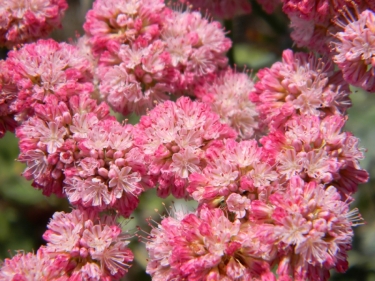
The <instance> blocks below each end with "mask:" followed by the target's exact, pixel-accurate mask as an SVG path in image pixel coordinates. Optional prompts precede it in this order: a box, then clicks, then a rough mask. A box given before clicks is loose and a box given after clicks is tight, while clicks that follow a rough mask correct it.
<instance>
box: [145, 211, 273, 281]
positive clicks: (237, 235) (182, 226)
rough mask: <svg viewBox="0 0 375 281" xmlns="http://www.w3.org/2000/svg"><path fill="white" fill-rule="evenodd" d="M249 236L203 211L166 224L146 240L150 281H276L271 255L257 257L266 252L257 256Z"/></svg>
mask: <svg viewBox="0 0 375 281" xmlns="http://www.w3.org/2000/svg"><path fill="white" fill-rule="evenodd" d="M249 230H250V229H249V228H247V227H245V226H241V223H240V221H239V220H237V219H236V220H234V221H230V220H229V219H228V218H227V217H226V216H225V214H224V212H223V211H222V210H220V209H212V210H210V209H208V208H207V207H206V206H202V207H201V208H200V210H199V211H198V212H196V213H191V214H188V215H185V216H184V217H183V218H180V219H174V218H170V217H168V218H165V219H163V221H162V222H161V224H160V225H159V226H158V227H157V228H153V230H152V231H151V233H150V236H149V237H148V240H149V241H148V242H147V243H146V248H147V250H148V252H149V257H150V264H149V265H148V266H147V272H148V273H149V274H151V276H152V278H153V280H154V279H155V280H165V279H162V278H167V279H168V280H172V279H176V280H177V279H178V280H180V279H188V280H211V279H212V280H251V279H259V280H276V279H275V276H274V275H273V274H272V273H271V271H270V265H269V264H268V260H267V258H270V255H267V254H266V253H265V252H264V256H262V254H261V253H260V252H262V250H264V249H266V248H267V250H269V249H270V248H269V247H267V246H265V247H263V248H262V249H259V248H258V252H256V250H255V247H252V245H251V244H252V243H254V244H256V237H255V235H252V234H251V233H250V231H249ZM254 234H255V233H254ZM246 236H247V239H246V241H247V242H245V240H244V238H245V237H246ZM249 240H251V242H250V243H248V242H249ZM257 242H259V241H257ZM263 258H264V259H263Z"/></svg>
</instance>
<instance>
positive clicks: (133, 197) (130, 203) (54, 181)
mask: <svg viewBox="0 0 375 281" xmlns="http://www.w3.org/2000/svg"><path fill="white" fill-rule="evenodd" d="M47 101H48V102H47V104H46V105H41V104H40V105H37V106H36V107H35V114H36V115H35V116H34V117H32V118H29V119H28V120H27V121H26V122H24V123H23V124H22V125H21V126H20V127H19V128H18V129H17V133H16V135H17V137H18V138H20V149H21V153H20V156H19V160H20V161H22V162H25V163H26V164H27V167H26V170H25V172H24V173H23V175H24V177H26V178H27V179H29V180H33V185H34V186H35V187H37V188H39V189H42V190H43V194H45V195H50V194H52V193H53V194H57V195H59V196H67V197H68V199H69V201H70V203H72V204H74V205H79V206H84V207H94V208H96V209H98V210H103V209H107V208H116V209H117V210H118V211H119V212H120V213H121V214H122V215H124V216H129V215H130V214H131V212H132V211H133V210H134V209H135V208H136V207H137V205H138V195H139V194H140V193H141V192H142V191H143V186H144V185H146V177H144V178H143V179H142V178H141V176H140V175H141V174H145V167H144V160H143V159H142V157H141V155H142V154H141V153H140V151H139V150H138V149H137V148H135V147H134V145H133V141H132V126H131V125H124V126H122V125H121V124H119V123H118V122H117V121H116V120H115V119H114V118H113V117H110V116H108V114H109V108H108V107H107V106H106V105H105V104H101V105H99V106H98V105H97V104H96V101H94V100H92V99H90V98H88V97H87V96H85V95H81V96H74V97H72V98H71V99H70V100H69V103H65V102H62V101H60V102H59V101H58V99H57V98H56V97H54V96H50V97H48V98H47Z"/></svg>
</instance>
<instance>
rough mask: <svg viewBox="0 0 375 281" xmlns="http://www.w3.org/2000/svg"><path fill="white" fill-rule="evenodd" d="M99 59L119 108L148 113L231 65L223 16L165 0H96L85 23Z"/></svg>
mask: <svg viewBox="0 0 375 281" xmlns="http://www.w3.org/2000/svg"><path fill="white" fill-rule="evenodd" d="M84 28H85V31H86V34H87V36H88V40H89V43H90V44H91V46H92V49H93V54H94V55H95V56H96V58H97V60H98V64H99V67H98V69H97V74H96V75H97V77H98V80H99V88H100V93H101V96H102V97H103V98H104V99H105V100H106V101H107V102H108V104H109V105H110V106H111V107H112V108H113V109H114V110H115V111H117V112H120V113H122V114H124V115H127V114H129V113H131V112H135V113H137V114H144V113H145V112H146V111H147V110H148V109H152V108H153V107H154V106H155V103H157V102H162V101H164V100H168V99H169V94H181V93H186V92H188V93H189V94H193V88H194V86H195V85H196V84H199V82H198V80H199V81H204V79H206V78H208V77H211V76H214V75H215V74H216V72H218V71H219V70H220V69H223V68H225V67H226V66H227V61H228V60H227V58H226V56H225V53H226V52H227V51H228V49H229V48H230V47H231V42H230V40H229V39H228V38H226V37H225V34H224V32H223V30H222V27H221V26H220V23H219V22H210V21H209V20H208V19H205V18H203V17H202V15H201V14H200V13H198V12H190V11H186V12H181V11H174V10H171V9H169V8H167V7H166V6H165V5H164V1H148V0H143V1H128V0H122V1H96V2H95V3H94V7H93V9H92V10H90V11H89V12H88V15H87V18H86V23H85V25H84Z"/></svg>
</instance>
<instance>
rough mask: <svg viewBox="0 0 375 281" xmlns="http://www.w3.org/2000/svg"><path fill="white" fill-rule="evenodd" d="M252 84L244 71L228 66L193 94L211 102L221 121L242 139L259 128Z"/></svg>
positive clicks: (251, 135)
mask: <svg viewBox="0 0 375 281" xmlns="http://www.w3.org/2000/svg"><path fill="white" fill-rule="evenodd" d="M253 88H254V83H253V82H252V80H251V79H250V77H249V76H248V75H247V74H245V73H236V72H234V71H233V70H231V69H229V70H227V71H225V72H222V73H221V74H220V75H218V76H217V77H216V78H215V79H214V80H213V81H212V82H211V81H210V82H206V83H204V84H203V85H202V86H198V87H197V88H196V89H195V91H194V94H195V95H196V96H197V97H198V99H199V100H201V101H203V102H205V103H208V104H210V105H211V108H212V110H213V111H214V112H216V113H217V114H218V115H219V116H220V120H221V122H223V123H225V124H228V125H229V126H231V127H232V128H233V129H235V130H236V131H237V133H238V136H239V137H240V138H241V139H250V138H252V137H254V133H255V131H256V130H257V129H258V120H257V119H258V118H257V117H258V112H257V111H256V109H255V104H254V103H252V102H251V101H250V99H249V94H250V92H251V91H252V90H253Z"/></svg>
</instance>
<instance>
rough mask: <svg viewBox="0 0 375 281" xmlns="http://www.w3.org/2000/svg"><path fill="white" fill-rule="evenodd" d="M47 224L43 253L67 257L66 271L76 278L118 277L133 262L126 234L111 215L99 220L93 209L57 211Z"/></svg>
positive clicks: (114, 278) (115, 278) (116, 278)
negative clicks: (67, 265) (44, 250)
mask: <svg viewBox="0 0 375 281" xmlns="http://www.w3.org/2000/svg"><path fill="white" fill-rule="evenodd" d="M47 227H48V230H47V231H46V232H45V233H44V234H43V238H44V239H45V240H46V241H47V246H46V252H48V253H49V254H50V255H52V254H54V255H56V254H60V255H64V256H67V257H68V259H69V262H70V263H69V267H67V269H66V271H67V274H68V275H69V276H74V278H79V280H81V279H82V280H83V279H84V280H99V279H100V280H102V278H103V280H107V279H106V278H111V280H119V279H120V278H121V277H123V276H124V275H125V273H126V272H127V271H128V268H129V267H130V263H131V262H132V261H133V254H132V252H131V251H130V250H129V249H128V248H127V245H128V243H129V242H128V241H127V239H128V238H129V236H128V235H127V234H126V233H124V232H122V230H121V227H120V225H118V224H117V223H116V220H115V218H114V217H103V218H101V219H100V218H99V217H98V214H97V212H95V211H81V210H73V211H72V212H71V213H69V214H66V213H63V212H59V213H55V214H54V215H53V218H52V219H51V221H50V223H49V224H48V226H47ZM73 280H76V279H73Z"/></svg>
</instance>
